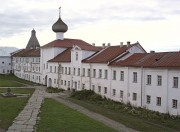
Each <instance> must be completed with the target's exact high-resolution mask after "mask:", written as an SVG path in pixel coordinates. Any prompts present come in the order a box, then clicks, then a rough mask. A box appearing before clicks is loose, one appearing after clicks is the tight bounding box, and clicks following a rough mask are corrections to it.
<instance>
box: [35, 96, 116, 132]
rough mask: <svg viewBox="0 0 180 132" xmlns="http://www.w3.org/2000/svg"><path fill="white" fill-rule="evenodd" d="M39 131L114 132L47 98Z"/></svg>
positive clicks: (43, 106) (41, 115)
mask: <svg viewBox="0 0 180 132" xmlns="http://www.w3.org/2000/svg"><path fill="white" fill-rule="evenodd" d="M40 119H41V120H40V121H39V123H38V125H37V132H114V131H115V130H113V129H111V128H109V127H107V126H105V125H104V124H102V123H100V122H97V121H95V120H93V119H91V118H89V117H87V116H85V115H83V114H81V113H79V112H77V111H75V110H72V109H71V108H69V107H67V106H65V105H63V104H60V103H59V102H57V101H55V100H53V99H45V102H44V104H43V105H42V108H41V113H40Z"/></svg>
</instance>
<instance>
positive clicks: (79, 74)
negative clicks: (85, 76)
mask: <svg viewBox="0 0 180 132" xmlns="http://www.w3.org/2000/svg"><path fill="white" fill-rule="evenodd" d="M78 76H80V68H78Z"/></svg>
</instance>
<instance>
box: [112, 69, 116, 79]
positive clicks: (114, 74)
mask: <svg viewBox="0 0 180 132" xmlns="http://www.w3.org/2000/svg"><path fill="white" fill-rule="evenodd" d="M113 80H116V71H113Z"/></svg>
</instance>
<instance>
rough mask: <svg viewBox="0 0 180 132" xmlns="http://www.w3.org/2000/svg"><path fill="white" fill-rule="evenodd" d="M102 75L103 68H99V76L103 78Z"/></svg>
mask: <svg viewBox="0 0 180 132" xmlns="http://www.w3.org/2000/svg"><path fill="white" fill-rule="evenodd" d="M101 77H102V70H101V69H99V78H101Z"/></svg>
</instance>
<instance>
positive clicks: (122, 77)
mask: <svg viewBox="0 0 180 132" xmlns="http://www.w3.org/2000/svg"><path fill="white" fill-rule="evenodd" d="M120 81H124V71H120Z"/></svg>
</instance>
